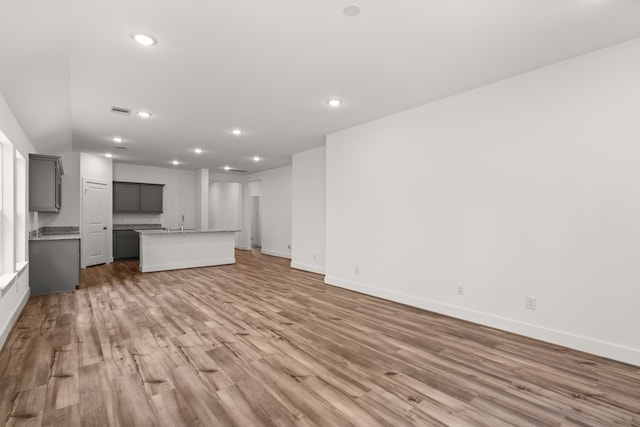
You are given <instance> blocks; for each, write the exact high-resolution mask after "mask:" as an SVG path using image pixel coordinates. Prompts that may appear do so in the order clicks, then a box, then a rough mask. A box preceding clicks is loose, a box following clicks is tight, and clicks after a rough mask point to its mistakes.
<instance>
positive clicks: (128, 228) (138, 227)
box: [113, 224, 163, 231]
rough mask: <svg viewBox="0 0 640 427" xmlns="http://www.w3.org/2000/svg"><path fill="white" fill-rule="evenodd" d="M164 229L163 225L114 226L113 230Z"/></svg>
mask: <svg viewBox="0 0 640 427" xmlns="http://www.w3.org/2000/svg"><path fill="white" fill-rule="evenodd" d="M158 228H163V227H162V224H113V230H114V231H118V230H154V229H158Z"/></svg>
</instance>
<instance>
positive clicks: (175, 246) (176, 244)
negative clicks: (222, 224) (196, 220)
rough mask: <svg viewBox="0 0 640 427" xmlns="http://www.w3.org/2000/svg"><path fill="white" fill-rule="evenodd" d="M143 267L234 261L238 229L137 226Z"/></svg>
mask: <svg viewBox="0 0 640 427" xmlns="http://www.w3.org/2000/svg"><path fill="white" fill-rule="evenodd" d="M136 231H137V232H138V234H139V235H140V271H142V272H143V273H146V272H150V271H164V270H177V269H181V268H194V267H208V266H213V265H224V264H235V262H236V255H235V244H236V230H214V229H200V230H184V231H180V229H178V230H169V231H167V230H166V229H162V230H136Z"/></svg>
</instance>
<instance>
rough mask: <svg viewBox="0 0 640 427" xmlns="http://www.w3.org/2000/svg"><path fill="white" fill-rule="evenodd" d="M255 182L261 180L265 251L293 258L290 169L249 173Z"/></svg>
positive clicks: (248, 179) (285, 167)
mask: <svg viewBox="0 0 640 427" xmlns="http://www.w3.org/2000/svg"><path fill="white" fill-rule="evenodd" d="M252 181H261V184H260V189H261V190H260V191H261V194H260V209H261V219H262V224H261V227H262V252H263V253H265V254H267V255H273V256H279V257H283V258H291V249H290V248H289V246H290V245H291V166H284V167H281V168H277V169H270V170H267V171H264V172H258V173H254V174H250V175H248V176H247V182H252ZM249 222H250V221H249ZM246 228H247V229H249V228H250V225H247V227H246Z"/></svg>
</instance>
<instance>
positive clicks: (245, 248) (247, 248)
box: [236, 245, 251, 251]
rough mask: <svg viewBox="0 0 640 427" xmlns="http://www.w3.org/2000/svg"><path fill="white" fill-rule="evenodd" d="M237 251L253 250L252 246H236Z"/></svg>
mask: <svg viewBox="0 0 640 427" xmlns="http://www.w3.org/2000/svg"><path fill="white" fill-rule="evenodd" d="M236 249H240V250H241V251H250V250H251V246H243V245H238V246H236Z"/></svg>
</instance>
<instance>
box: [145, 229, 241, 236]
mask: <svg viewBox="0 0 640 427" xmlns="http://www.w3.org/2000/svg"><path fill="white" fill-rule="evenodd" d="M134 231H136V232H137V233H138V234H140V236H161V235H165V234H170V235H176V234H202V233H235V232H237V231H240V230H218V229H214V228H203V229H190V228H185V229H184V231H181V230H180V229H179V228H170V229H166V228H160V229H152V230H134Z"/></svg>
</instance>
